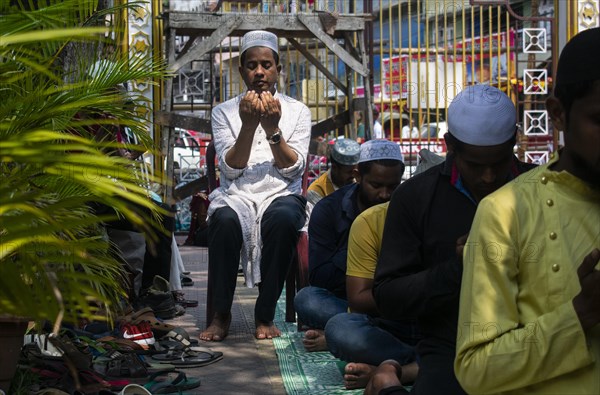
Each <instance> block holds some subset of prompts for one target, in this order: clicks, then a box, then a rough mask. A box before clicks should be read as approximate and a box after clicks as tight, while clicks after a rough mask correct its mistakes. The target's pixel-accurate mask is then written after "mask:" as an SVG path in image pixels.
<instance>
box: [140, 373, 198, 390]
mask: <svg viewBox="0 0 600 395" xmlns="http://www.w3.org/2000/svg"><path fill="white" fill-rule="evenodd" d="M173 373H177V376H175V377H174V378H171V377H168V378H167V379H165V380H160V379H155V380H152V381H150V382H149V383H146V384H145V385H144V387H145V388H146V389H147V390H148V391H150V392H151V393H152V394H153V395H159V394H180V393H182V391H185V390H191V389H194V388H197V387H199V386H200V379H197V378H194V377H190V378H188V377H187V376H186V375H185V373H183V372H178V371H175V372H173ZM169 376H171V375H169Z"/></svg>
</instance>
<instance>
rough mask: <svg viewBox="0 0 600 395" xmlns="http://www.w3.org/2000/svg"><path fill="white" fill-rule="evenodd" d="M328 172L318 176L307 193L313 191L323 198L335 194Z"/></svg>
mask: <svg viewBox="0 0 600 395" xmlns="http://www.w3.org/2000/svg"><path fill="white" fill-rule="evenodd" d="M329 172H330V170H327V171H326V172H324V173H323V174H321V175H320V176H319V178H317V179H316V180H314V181H313V182H312V183H311V184H310V185H309V186H308V190H309V191H314V192H316V193H318V194H319V195H321V197H325V196H327V195H330V194H332V193H334V192H335V189H336V188H335V186H334V185H333V182H331V177H330V176H329Z"/></svg>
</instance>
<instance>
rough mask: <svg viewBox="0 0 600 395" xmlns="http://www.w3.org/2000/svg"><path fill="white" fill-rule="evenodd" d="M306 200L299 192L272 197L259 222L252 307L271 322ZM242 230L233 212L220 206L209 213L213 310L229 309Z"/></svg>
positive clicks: (224, 310)
mask: <svg viewBox="0 0 600 395" xmlns="http://www.w3.org/2000/svg"><path fill="white" fill-rule="evenodd" d="M305 206H306V199H305V198H304V197H302V196H299V195H289V196H282V197H279V198H277V199H275V200H274V201H273V202H272V203H271V205H269V207H268V208H267V210H266V211H265V213H264V215H263V217H262V221H261V224H260V226H261V228H260V230H261V237H262V243H263V247H262V254H261V255H262V258H261V262H260V273H261V283H260V284H259V286H258V291H259V294H258V299H257V300H256V305H255V307H254V317H255V319H256V320H257V321H260V322H265V323H266V322H271V321H273V318H274V317H275V306H276V304H277V299H279V296H280V295H281V291H282V290H283V284H284V282H285V278H286V276H287V273H288V271H289V269H290V264H291V262H292V258H293V254H294V250H295V248H296V244H297V243H298V237H299V232H298V229H300V228H301V227H302V225H304V221H305V220H306V214H305ZM242 243H243V239H242V230H241V226H240V221H239V218H238V216H237V214H236V212H235V211H234V210H233V209H231V208H230V207H222V208H219V209H217V210H215V212H214V213H213V214H212V215H211V217H210V219H209V224H208V267H209V276H210V278H209V280H208V281H209V282H210V283H211V284H212V285H211V287H210V289H211V291H210V292H211V299H212V307H213V311H214V312H215V313H219V314H227V313H229V312H230V311H231V305H232V303H233V294H234V292H235V285H236V278H237V272H238V267H239V264H240V251H241V248H242Z"/></svg>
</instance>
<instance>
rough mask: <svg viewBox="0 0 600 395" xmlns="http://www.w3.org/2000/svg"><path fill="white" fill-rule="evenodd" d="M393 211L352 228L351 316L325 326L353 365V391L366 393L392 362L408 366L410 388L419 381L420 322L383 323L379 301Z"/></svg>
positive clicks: (366, 217) (349, 378) (379, 210)
mask: <svg viewBox="0 0 600 395" xmlns="http://www.w3.org/2000/svg"><path fill="white" fill-rule="evenodd" d="M388 205H389V202H387V203H383V204H378V205H376V206H373V207H371V208H369V209H367V210H365V211H363V212H362V213H361V214H360V215H359V216H358V217H357V218H356V219H355V220H354V222H353V223H352V228H350V236H349V239H348V261H347V266H348V267H347V269H346V290H347V294H348V306H349V309H350V312H349V313H341V314H337V315H335V316H334V317H332V318H331V319H330V320H329V321H328V322H327V325H326V326H325V338H326V339H327V346H328V347H329V350H330V351H331V353H332V354H333V355H335V356H336V357H338V358H340V359H342V360H344V361H348V362H350V363H348V364H347V365H346V368H345V375H344V384H345V386H346V388H347V389H354V388H363V387H365V386H366V385H367V382H368V381H369V379H370V378H371V374H372V372H373V371H374V370H375V367H376V366H377V365H379V364H380V363H382V362H383V361H385V360H388V359H393V360H395V361H398V363H399V364H402V365H404V366H402V367H401V368H402V374H403V380H404V382H405V383H407V382H408V383H410V382H412V381H414V380H415V378H416V374H417V370H418V367H417V363H416V362H415V351H414V346H415V345H416V343H417V341H418V340H419V339H420V336H419V334H418V329H417V323H416V320H415V319H414V318H413V319H411V318H406V319H403V320H387V319H384V318H381V317H380V314H379V311H378V310H377V306H376V305H375V300H374V299H373V277H374V275H375V267H376V265H377V258H378V256H379V250H380V248H381V238H382V236H383V225H384V223H385V217H386V214H387V209H388Z"/></svg>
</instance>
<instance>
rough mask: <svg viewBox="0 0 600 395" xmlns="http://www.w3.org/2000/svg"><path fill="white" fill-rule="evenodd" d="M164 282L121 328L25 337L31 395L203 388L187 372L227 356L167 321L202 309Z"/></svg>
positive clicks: (87, 327) (95, 326)
mask: <svg viewBox="0 0 600 395" xmlns="http://www.w3.org/2000/svg"><path fill="white" fill-rule="evenodd" d="M197 305H198V302H197V301H193V300H186V299H185V298H184V296H183V293H181V292H178V291H171V290H170V286H169V283H168V281H167V280H165V279H163V278H162V277H159V276H156V277H155V278H154V281H153V284H152V286H151V287H150V288H148V289H146V290H145V291H144V292H142V293H141V296H140V297H139V298H138V300H136V301H135V307H136V309H134V307H133V306H129V307H126V308H124V312H123V313H122V315H121V316H120V317H118V318H117V319H116V320H115V323H114V325H113V326H108V324H106V323H104V322H94V323H86V324H83V323H82V324H80V325H79V326H77V327H72V326H71V327H69V328H66V327H65V328H62V329H61V331H60V333H59V335H53V334H49V333H47V332H45V331H44V330H42V329H40V330H36V331H33V332H32V333H29V334H27V335H26V336H25V345H24V346H23V348H22V352H21V359H20V361H19V366H18V368H19V369H18V373H17V375H19V374H23V375H27V376H32V375H33V378H31V377H29V380H28V381H31V382H32V383H34V384H32V385H33V387H32V388H29V393H36V394H48V395H50V394H55V395H56V394H64V393H66V394H74V393H76V394H81V395H115V394H117V395H145V394H181V393H183V392H184V391H186V390H191V389H194V388H196V387H198V386H200V379H199V378H197V377H189V376H188V375H186V374H185V372H184V369H186V368H196V367H200V366H205V365H208V364H211V363H214V362H217V361H220V360H221V359H222V358H223V353H221V352H216V351H212V350H211V349H209V348H206V347H199V346H198V342H197V341H192V340H191V339H190V336H189V334H188V333H187V332H186V331H185V330H184V329H183V328H181V327H177V326H175V325H172V324H169V323H168V322H165V321H164V320H168V319H171V318H174V317H176V316H178V315H181V314H183V313H184V312H185V308H184V307H183V306H185V307H195V306H197Z"/></svg>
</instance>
